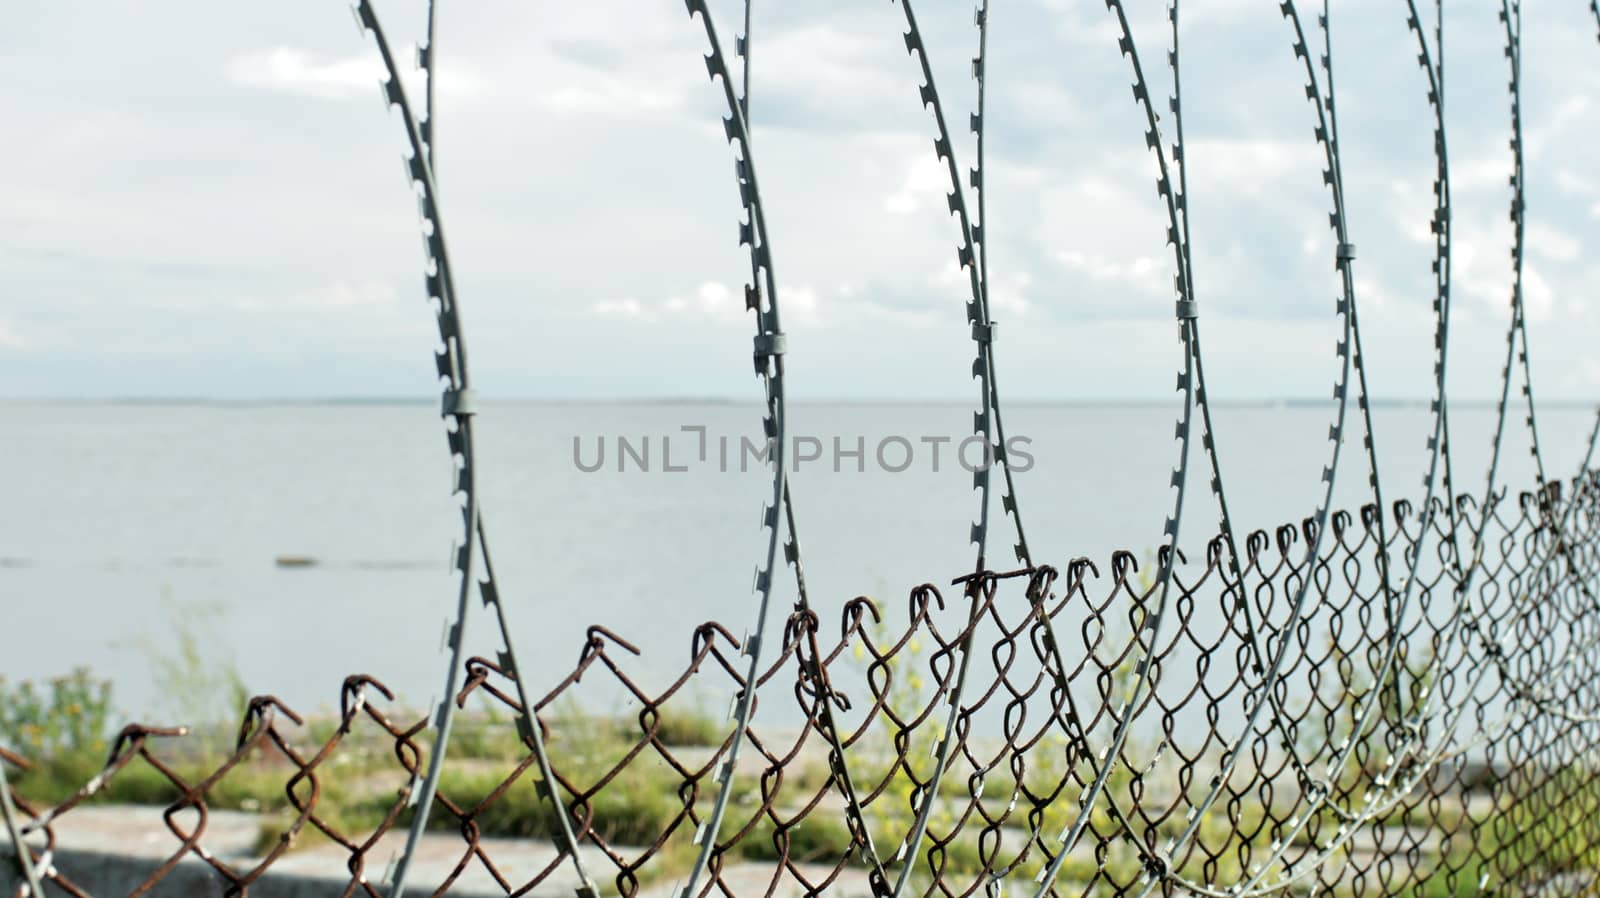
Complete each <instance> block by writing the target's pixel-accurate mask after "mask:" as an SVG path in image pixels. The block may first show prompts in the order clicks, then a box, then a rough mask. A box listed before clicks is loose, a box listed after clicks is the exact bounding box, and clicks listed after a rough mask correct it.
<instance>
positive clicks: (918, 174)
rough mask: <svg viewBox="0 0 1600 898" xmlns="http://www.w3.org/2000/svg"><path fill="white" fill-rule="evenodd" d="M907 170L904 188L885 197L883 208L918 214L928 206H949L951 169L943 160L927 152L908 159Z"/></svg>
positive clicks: (942, 207) (932, 207)
mask: <svg viewBox="0 0 1600 898" xmlns="http://www.w3.org/2000/svg"><path fill="white" fill-rule="evenodd" d="M904 172H905V173H904V175H903V176H902V177H901V181H900V189H899V190H896V191H895V192H894V193H891V194H889V195H888V196H886V197H884V200H883V211H885V212H887V213H889V214H890V215H914V214H916V213H919V212H923V211H924V210H927V209H948V208H949V206H948V205H946V199H945V197H946V195H947V194H946V191H947V190H949V189H950V172H949V170H948V169H947V168H946V166H945V163H944V162H943V161H942V160H940V159H939V158H938V157H936V156H933V155H932V154H926V153H925V154H923V155H921V156H917V157H916V158H914V159H912V160H911V161H910V162H908V163H906V165H905V168H904ZM958 230H959V229H958Z"/></svg>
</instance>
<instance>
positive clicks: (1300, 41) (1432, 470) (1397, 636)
mask: <svg viewBox="0 0 1600 898" xmlns="http://www.w3.org/2000/svg"><path fill="white" fill-rule="evenodd" d="M1286 5H1287V4H1286ZM1408 5H1409V6H1410V9H1411V26H1412V30H1414V31H1416V32H1417V35H1418V41H1419V44H1420V45H1421V47H1422V53H1421V56H1420V58H1419V62H1420V63H1421V64H1422V67H1423V68H1424V69H1425V70H1426V71H1427V74H1428V77H1429V83H1430V91H1429V100H1430V104H1431V105H1432V106H1433V107H1434V110H1435V114H1436V130H1435V156H1436V162H1437V167H1438V176H1437V179H1436V181H1435V187H1434V191H1435V196H1436V199H1437V201H1438V202H1437V204H1436V209H1435V215H1434V228H1433V230H1434V233H1435V235H1436V237H1437V238H1438V239H1437V240H1436V243H1435V250H1436V255H1435V261H1434V270H1435V274H1436V284H1437V286H1438V295H1437V296H1436V298H1435V303H1434V306H1435V312H1436V316H1437V318H1436V320H1437V326H1438V334H1437V335H1436V339H1435V366H1434V374H1435V386H1436V398H1435V400H1434V402H1433V404H1432V407H1431V409H1432V411H1433V413H1434V436H1433V437H1432V438H1431V439H1430V440H1429V445H1428V448H1429V450H1430V453H1431V456H1430V462H1429V472H1428V475H1427V477H1426V478H1425V480H1424V485H1425V487H1426V494H1425V497H1424V499H1423V519H1422V520H1423V528H1422V531H1421V534H1420V538H1424V539H1425V538H1426V535H1427V532H1428V530H1429V529H1431V522H1432V516H1433V514H1434V512H1435V504H1434V502H1433V491H1434V489H1435V484H1436V481H1437V474H1438V470H1439V466H1440V462H1441V458H1443V459H1444V464H1445V466H1446V469H1447V468H1448V448H1447V437H1446V436H1445V427H1446V425H1445V415H1444V413H1445V401H1446V399H1445V388H1444V384H1445V380H1444V370H1445V358H1446V349H1447V345H1448V321H1449V260H1450V252H1449V167H1448V166H1449V163H1448V153H1447V149H1446V143H1445V136H1444V120H1443V100H1442V88H1441V84H1442V66H1440V67H1438V68H1436V67H1435V66H1434V65H1433V64H1432V63H1431V62H1430V60H1429V52H1428V49H1427V44H1426V41H1425V40H1424V39H1423V34H1422V31H1421V28H1420V21H1419V19H1418V17H1417V14H1416V8H1415V2H1414V0H1408ZM1291 9H1292V7H1291ZM1286 14H1287V13H1286ZM1293 18H1294V21H1295V23H1296V31H1297V48H1296V53H1297V55H1300V54H1304V49H1303V48H1304V46H1305V42H1304V35H1303V30H1302V29H1300V28H1299V25H1298V16H1294V17H1293ZM1441 23H1442V20H1441ZM1440 35H1441V41H1442V24H1441V26H1440ZM1306 62H1307V64H1308V66H1309V63H1310V60H1309V58H1307V59H1306ZM1313 90H1314V74H1313V87H1312V88H1308V93H1310V92H1312V91H1313ZM1330 177H1331V174H1330ZM1363 381H1364V378H1363ZM1369 438H1370V433H1369ZM1445 481H1446V493H1447V495H1448V492H1449V490H1448V482H1449V477H1448V473H1446V477H1445ZM1376 482H1377V474H1376V470H1375V468H1374V472H1373V483H1374V487H1375V488H1376ZM1445 504H1446V505H1447V506H1449V505H1450V503H1445ZM1383 511H1384V509H1383V508H1382V506H1381V505H1380V506H1379V515H1380V520H1381V516H1382V513H1383ZM1452 520H1453V517H1452ZM1453 529H1454V526H1453V525H1452V530H1453ZM1421 559H1422V552H1421V544H1420V543H1419V545H1418V546H1417V548H1416V551H1415V552H1413V553H1412V555H1411V558H1410V562H1409V565H1408V570H1407V574H1406V582H1405V586H1404V590H1403V592H1402V594H1401V596H1400V598H1399V602H1398V604H1397V603H1395V601H1394V597H1393V593H1392V591H1390V590H1389V589H1388V588H1387V585H1386V586H1385V602H1384V611H1385V618H1386V620H1387V621H1388V622H1389V626H1388V628H1387V629H1388V634H1387V646H1386V648H1385V651H1384V653H1383V660H1382V663H1381V664H1380V665H1379V666H1378V667H1379V670H1378V674H1377V677H1376V682H1377V684H1378V687H1377V688H1374V689H1372V690H1369V694H1368V695H1367V696H1365V697H1364V700H1363V704H1364V707H1363V708H1362V710H1361V712H1360V713H1359V714H1358V715H1357V716H1356V723H1355V724H1354V727H1353V730H1354V735H1355V736H1356V737H1360V736H1362V735H1363V734H1364V733H1365V731H1366V729H1367V726H1368V724H1369V723H1370V722H1371V721H1372V715H1373V712H1374V711H1375V710H1376V709H1377V707H1378V702H1379V700H1380V698H1381V697H1382V696H1383V694H1384V692H1385V689H1384V684H1386V683H1388V682H1389V677H1390V674H1391V671H1392V668H1393V666H1394V663H1395V661H1396V659H1397V657H1398V654H1399V648H1400V644H1401V639H1402V636H1403V632H1404V631H1403V629H1402V628H1401V627H1400V626H1399V622H1400V621H1401V620H1404V619H1405V615H1406V611H1407V610H1408V608H1409V605H1410V601H1411V598H1412V594H1413V592H1414V587H1415V582H1416V570H1417V567H1418V565H1419V564H1420V563H1421ZM1381 563H1382V564H1384V565H1385V566H1386V565H1387V562H1386V561H1385V562H1381ZM1347 743H1348V744H1346V745H1345V746H1344V747H1343V748H1342V749H1337V750H1336V755H1335V758H1334V759H1333V760H1331V761H1330V762H1329V769H1330V770H1331V771H1338V770H1342V769H1343V768H1344V766H1345V764H1347V763H1348V762H1349V759H1350V757H1351V756H1352V754H1353V753H1354V751H1355V749H1356V747H1357V745H1359V744H1360V738H1350V739H1348V740H1347ZM1400 754H1402V752H1398V751H1397V752H1394V753H1392V754H1391V755H1390V756H1389V758H1388V763H1387V764H1386V767H1388V766H1392V765H1393V762H1394V760H1395V758H1396V757H1398V756H1399V755H1400ZM1379 785H1380V786H1383V785H1386V783H1385V782H1383V781H1382V779H1381V778H1380V782H1379ZM1331 797H1332V791H1331V789H1330V790H1323V789H1315V790H1313V792H1312V793H1310V794H1309V795H1308V796H1307V807H1306V809H1305V811H1304V812H1303V813H1302V814H1300V815H1297V819H1295V820H1294V821H1293V822H1292V823H1291V825H1290V827H1289V832H1288V833H1287V834H1286V835H1283V836H1280V838H1279V839H1278V842H1279V848H1278V849H1277V850H1276V851H1274V852H1273V853H1272V856H1270V857H1269V859H1268V860H1267V861H1264V862H1261V863H1260V866H1259V869H1258V871H1257V872H1256V873H1254V874H1253V875H1251V876H1250V877H1249V878H1248V879H1246V880H1245V881H1243V882H1242V883H1239V884H1237V885H1236V886H1235V887H1234V891H1233V892H1232V893H1231V894H1238V895H1246V894H1261V893H1265V892H1268V891H1271V890H1275V889H1278V888H1282V887H1284V886H1285V885H1287V884H1288V883H1289V882H1291V881H1293V879H1297V878H1299V877H1300V876H1303V875H1305V870H1307V869H1309V868H1310V867H1312V866H1314V865H1307V866H1306V867H1303V868H1302V872H1301V873H1300V874H1293V873H1287V874H1286V875H1285V876H1284V877H1282V878H1279V879H1277V880H1274V881H1273V882H1271V883H1269V884H1267V885H1266V886H1264V887H1262V888H1258V885H1259V884H1260V883H1261V882H1262V881H1263V880H1264V879H1266V878H1267V876H1268V874H1269V873H1270V872H1271V871H1272V869H1273V865H1274V864H1275V863H1276V861H1277V859H1278V858H1280V857H1281V856H1282V853H1283V851H1284V850H1286V849H1287V846H1288V845H1289V844H1291V843H1292V841H1293V839H1294V837H1295V836H1297V835H1298V833H1299V832H1300V831H1301V830H1302V829H1303V828H1304V827H1305V826H1306V825H1307V824H1308V823H1309V822H1310V820H1311V819H1312V816H1313V814H1314V813H1315V811H1316V810H1317V809H1319V808H1320V807H1321V806H1323V805H1324V804H1326V803H1327V802H1328V801H1329V799H1330V798H1331ZM1355 816H1357V817H1363V816H1365V815H1364V814H1362V813H1358V814H1356V815H1355ZM1351 834H1353V833H1341V835H1345V836H1347V835H1351ZM1342 841H1343V840H1340V844H1342ZM1337 847H1338V845H1329V846H1325V847H1324V854H1329V853H1331V852H1332V851H1333V850H1335V849H1336V848H1337Z"/></svg>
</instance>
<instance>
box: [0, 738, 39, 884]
mask: <svg viewBox="0 0 1600 898" xmlns="http://www.w3.org/2000/svg"><path fill="white" fill-rule="evenodd" d="M0 818H3V820H0V822H4V823H5V827H6V837H7V838H9V839H10V840H11V850H12V851H13V852H15V854H16V861H17V869H18V871H20V872H21V873H22V881H23V883H24V885H25V886H26V888H27V891H26V892H25V893H24V894H25V896H28V898H44V889H43V888H42V887H41V885H40V883H39V871H38V870H36V869H34V866H33V851H32V849H30V848H29V847H28V844H27V843H26V842H24V841H22V827H20V826H19V825H18V824H17V807H16V805H15V804H14V803H13V802H12V800H11V785H10V783H9V782H7V780H6V759H5V758H4V757H3V756H0Z"/></svg>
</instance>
